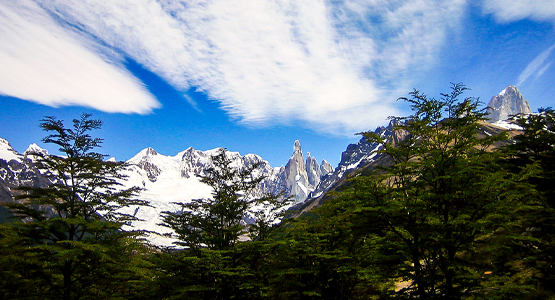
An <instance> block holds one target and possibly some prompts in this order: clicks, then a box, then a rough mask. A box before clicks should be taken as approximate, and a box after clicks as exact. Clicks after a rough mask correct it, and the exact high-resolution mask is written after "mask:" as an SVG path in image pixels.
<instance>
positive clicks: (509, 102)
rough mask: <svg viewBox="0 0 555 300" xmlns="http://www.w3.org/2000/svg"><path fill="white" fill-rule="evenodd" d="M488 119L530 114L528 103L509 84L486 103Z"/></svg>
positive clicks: (495, 120)
mask: <svg viewBox="0 0 555 300" xmlns="http://www.w3.org/2000/svg"><path fill="white" fill-rule="evenodd" d="M488 113H489V119H490V121H491V122H492V123H494V122H497V121H502V120H506V119H508V118H509V117H510V116H511V115H516V114H531V113H532V110H531V109H530V104H528V101H526V99H524V97H522V95H521V94H520V91H519V90H518V89H517V88H516V87H515V86H512V85H509V86H508V87H506V88H505V89H504V90H502V91H501V93H499V94H498V95H496V96H493V97H492V98H491V100H490V101H489V103H488Z"/></svg>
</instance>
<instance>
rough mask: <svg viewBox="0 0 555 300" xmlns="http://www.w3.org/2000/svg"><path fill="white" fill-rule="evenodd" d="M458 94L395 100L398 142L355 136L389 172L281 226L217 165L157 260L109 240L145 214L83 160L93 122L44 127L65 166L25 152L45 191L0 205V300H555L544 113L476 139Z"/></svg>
mask: <svg viewBox="0 0 555 300" xmlns="http://www.w3.org/2000/svg"><path fill="white" fill-rule="evenodd" d="M464 90H466V88H465V87H464V86H463V85H461V84H455V85H453V86H452V90H451V92H450V93H447V94H442V95H441V97H440V98H439V99H435V98H429V97H427V96H426V95H424V94H422V93H420V92H419V91H416V90H415V91H414V92H412V93H411V94H410V96H409V97H408V98H403V100H405V101H406V102H408V103H409V104H410V106H411V108H412V110H413V113H412V115H410V116H408V117H400V118H394V119H395V120H396V122H395V124H397V125H396V126H395V131H396V133H397V134H396V135H395V136H396V138H390V139H385V138H384V137H382V136H378V135H375V134H373V133H370V132H368V133H362V135H364V136H365V137H366V138H367V139H368V140H369V141H370V142H379V143H382V144H383V147H381V149H380V150H379V152H380V153H381V154H383V155H384V156H385V157H387V161H388V163H387V164H385V165H382V166H379V167H375V168H374V169H372V170H364V172H360V173H359V174H358V175H354V176H353V177H352V178H351V179H350V180H349V182H348V183H347V184H344V185H343V186H341V187H340V188H338V189H337V190H336V191H334V192H333V193H330V194H329V195H328V200H327V201H325V202H324V203H323V205H322V206H320V207H318V208H316V209H314V210H312V211H311V212H309V213H306V214H304V215H302V216H301V217H298V218H295V219H286V220H284V221H283V222H281V223H277V222H276V220H278V219H280V218H281V217H282V215H283V213H284V212H283V207H284V205H286V204H287V202H286V201H282V200H278V199H279V198H280V197H278V196H280V195H255V194H253V188H254V187H255V186H256V185H257V184H258V183H259V182H260V181H261V180H262V178H261V177H260V176H258V175H257V174H258V173H257V172H256V168H257V167H258V166H256V165H254V166H252V167H250V168H247V169H245V170H234V169H233V168H232V167H231V165H230V164H231V162H230V161H229V160H228V159H227V157H226V155H225V151H222V152H220V153H219V154H218V155H216V156H215V157H213V161H214V167H213V168H211V169H209V170H207V172H206V174H207V175H206V176H204V177H202V179H201V180H202V181H203V182H204V183H206V184H208V185H210V186H211V187H212V188H213V193H212V197H211V198H207V199H196V200H193V201H192V202H189V203H180V204H179V206H180V208H181V209H180V210H179V211H167V212H164V213H163V214H162V223H163V225H164V226H167V227H170V228H172V229H173V230H174V232H175V236H176V237H177V239H178V240H179V242H178V244H179V246H181V248H180V249H181V250H171V251H170V250H167V249H166V250H164V249H160V248H157V247H154V246H152V245H149V244H148V243H147V242H146V241H145V240H144V237H143V235H142V233H141V232H138V231H128V230H123V228H124V227H123V226H124V225H128V224H129V222H131V221H133V220H134V217H133V216H132V215H128V214H122V213H121V208H123V207H127V206H134V205H148V203H146V202H144V201H141V200H137V193H138V192H139V189H135V188H133V189H127V190H122V189H121V188H119V187H118V186H119V182H121V180H123V179H124V178H123V177H122V175H121V170H122V168H125V167H126V165H125V163H121V162H111V161H105V160H103V158H104V156H103V155H101V154H99V153H96V152H95V149H96V148H97V147H99V146H100V144H101V142H102V140H101V139H98V138H93V137H92V136H90V131H91V130H94V129H98V128H100V126H101V122H100V121H98V120H91V119H90V115H86V114H85V115H83V116H82V117H81V118H80V119H77V120H74V121H73V126H72V127H71V128H66V127H65V126H64V124H63V122H61V121H59V120H57V119H55V118H53V117H47V118H45V119H44V120H42V121H41V125H40V126H41V127H42V128H43V129H44V130H46V131H47V132H48V133H49V135H48V136H47V137H46V138H45V139H44V140H43V141H44V142H46V143H53V144H56V145H58V146H59V147H60V152H61V153H63V155H64V157H58V156H44V155H41V154H40V153H37V154H36V158H37V162H38V166H39V168H41V169H43V170H44V172H43V174H47V175H48V176H50V177H51V179H52V182H54V184H52V185H51V186H50V187H49V188H46V189H42V188H40V189H39V188H31V187H21V188H20V192H21V193H20V196H18V197H17V200H18V201H17V202H16V203H11V204H7V206H8V207H9V208H10V209H11V210H12V211H13V212H14V214H15V215H16V216H17V218H18V219H19V220H20V221H14V222H12V223H6V224H2V225H1V227H0V268H1V269H0V270H1V272H0V298H2V299H555V275H554V274H555V268H554V267H555V266H554V263H555V257H554V255H555V239H554V238H555V210H554V205H555V150H554V149H555V127H554V121H555V112H554V111H553V110H552V109H542V110H540V112H539V113H538V114H533V115H530V116H525V117H517V118H516V122H517V123H518V125H520V126H521V127H522V128H523V130H522V131H518V132H517V133H516V134H513V136H512V137H511V136H509V134H508V133H507V132H503V133H500V134H498V135H489V134H485V133H484V132H483V131H481V128H482V126H483V124H484V121H485V120H486V117H487V115H486V111H485V110H483V109H480V108H479V104H480V103H479V101H478V100H477V99H474V98H464V99H460V98H461V95H462V93H463V92H464ZM247 212H249V214H250V215H251V216H252V218H253V220H252V224H250V225H246V224H244V223H243V222H242V219H243V217H244V216H245V214H246V213H247ZM125 228H127V227H125ZM245 237H248V239H246V238H245Z"/></svg>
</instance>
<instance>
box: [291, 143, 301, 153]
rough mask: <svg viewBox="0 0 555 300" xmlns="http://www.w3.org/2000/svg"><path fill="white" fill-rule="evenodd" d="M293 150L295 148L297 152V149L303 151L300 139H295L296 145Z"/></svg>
mask: <svg viewBox="0 0 555 300" xmlns="http://www.w3.org/2000/svg"><path fill="white" fill-rule="evenodd" d="M293 150H294V151H295V152H297V151H298V152H302V149H301V143H300V142H299V140H295V146H294V149H293Z"/></svg>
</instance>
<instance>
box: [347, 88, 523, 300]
mask: <svg viewBox="0 0 555 300" xmlns="http://www.w3.org/2000/svg"><path fill="white" fill-rule="evenodd" d="M464 90H466V88H465V87H464V86H463V85H461V84H455V85H453V87H452V91H451V93H449V94H442V97H441V99H434V98H428V97H427V96H426V95H424V94H422V93H420V92H419V91H416V90H415V91H414V92H412V93H411V94H410V96H411V97H410V98H401V99H402V100H404V101H407V102H409V103H410V104H411V107H412V109H413V111H414V113H413V115H411V116H408V117H403V118H395V119H396V120H397V121H398V122H397V123H396V124H397V125H396V126H395V130H396V131H397V132H398V133H399V135H400V136H403V137H404V138H403V139H402V140H398V141H392V140H389V141H387V140H384V138H382V137H380V136H378V135H376V134H374V133H371V132H370V133H363V134H364V135H365V136H366V137H367V138H368V140H369V141H370V142H378V143H381V144H382V145H383V147H382V149H381V150H379V152H380V153H383V154H386V155H387V156H388V157H389V158H390V160H391V165H390V166H386V167H384V168H382V169H381V170H379V171H378V172H376V174H375V175H373V176H359V177H357V178H355V179H354V180H353V183H352V186H351V187H350V188H348V189H346V190H345V191H343V192H342V194H341V196H340V197H339V199H340V200H338V201H354V202H356V203H357V206H356V208H355V209H354V212H355V213H356V217H354V218H353V221H356V222H360V223H358V224H355V225H354V226H358V227H362V228H364V227H365V228H367V230H368V232H371V233H374V234H375V235H377V236H379V237H381V241H384V242H386V243H387V244H386V245H382V246H381V247H382V248H383V247H386V248H387V247H388V248H389V249H390V251H391V253H393V255H395V256H397V255H399V254H402V255H403V256H404V262H402V261H398V265H397V267H396V271H395V272H391V274H389V275H390V276H394V277H397V278H402V279H403V280H404V281H405V282H408V283H409V285H408V287H405V288H402V289H399V290H398V292H397V294H398V295H409V296H411V297H412V296H418V297H420V298H421V299H430V298H436V297H437V298H441V299H459V298H461V297H462V296H463V293H465V292H466V293H469V292H470V291H474V292H475V293H478V292H479V291H480V276H479V274H482V273H483V270H481V269H480V266H479V264H476V261H472V259H471V258H472V257H475V256H474V253H475V252H476V251H477V250H478V248H477V245H478V242H479V241H480V240H481V239H484V238H485V237H486V236H488V235H490V234H492V233H494V232H495V231H496V230H497V229H498V228H499V227H501V226H504V224H507V223H506V222H509V221H510V217H511V216H512V212H513V210H514V208H515V207H516V206H518V205H519V203H518V200H520V199H521V198H522V197H523V195H522V193H521V192H519V189H520V187H519V185H518V184H517V181H515V179H514V178H512V177H511V174H508V173H507V172H505V171H504V170H503V169H502V168H500V167H499V165H498V163H497V162H498V159H499V155H500V154H499V152H497V151H492V149H491V148H492V146H493V145H494V143H496V142H499V141H501V140H503V139H505V138H506V136H505V135H504V134H501V135H498V136H488V135H479V133H480V132H479V128H480V126H481V124H482V122H483V121H484V120H485V116H486V113H485V111H484V110H481V109H479V104H480V103H479V101H478V100H477V99H474V98H465V99H463V100H460V99H459V96H460V95H461V94H462V93H463V92H464ZM341 199H342V200H341ZM386 256H387V255H386ZM386 261H390V260H389V259H386Z"/></svg>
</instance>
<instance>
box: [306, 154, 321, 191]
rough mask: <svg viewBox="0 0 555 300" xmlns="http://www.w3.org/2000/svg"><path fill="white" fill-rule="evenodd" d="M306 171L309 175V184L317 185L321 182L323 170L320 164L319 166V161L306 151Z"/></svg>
mask: <svg viewBox="0 0 555 300" xmlns="http://www.w3.org/2000/svg"><path fill="white" fill-rule="evenodd" d="M306 173H307V176H308V184H309V185H311V186H312V187H316V186H317V185H318V184H319V183H320V178H321V177H322V171H321V170H320V166H318V161H316V159H315V158H314V157H312V156H310V152H307V153H306Z"/></svg>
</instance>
